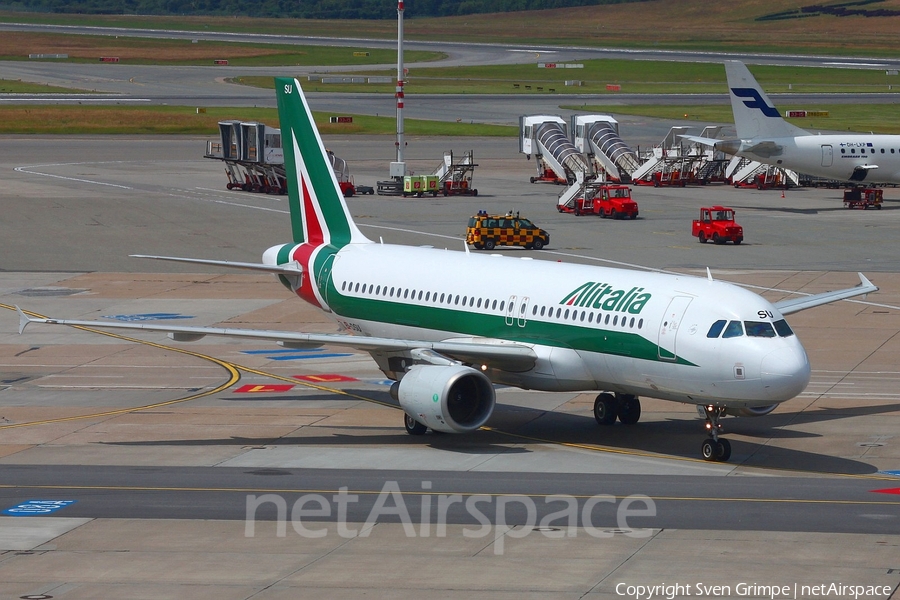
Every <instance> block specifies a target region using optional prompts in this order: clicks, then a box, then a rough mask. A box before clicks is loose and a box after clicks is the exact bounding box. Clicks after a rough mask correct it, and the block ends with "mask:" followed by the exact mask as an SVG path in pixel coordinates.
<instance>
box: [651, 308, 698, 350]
mask: <svg viewBox="0 0 900 600" xmlns="http://www.w3.org/2000/svg"><path fill="white" fill-rule="evenodd" d="M690 303H691V298H690V297H689V296H675V297H674V298H672V301H671V302H669V307H668V308H667V309H666V312H665V314H663V318H662V321H661V322H660V324H659V350H658V351H659V358H660V360H668V361H673V362H674V361H675V360H676V358H677V356H678V354H677V348H676V341H677V338H678V329H679V328H680V325H681V319H682V317H684V312H685V311H686V310H687V307H688V304H690Z"/></svg>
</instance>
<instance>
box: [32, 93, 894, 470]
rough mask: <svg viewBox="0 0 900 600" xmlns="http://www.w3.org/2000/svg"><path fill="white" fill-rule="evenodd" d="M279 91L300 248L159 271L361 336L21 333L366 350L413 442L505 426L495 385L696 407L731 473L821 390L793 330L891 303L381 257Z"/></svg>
mask: <svg viewBox="0 0 900 600" xmlns="http://www.w3.org/2000/svg"><path fill="white" fill-rule="evenodd" d="M275 84H276V85H275V88H276V94H277V97H278V111H279V115H280V121H281V133H282V139H283V140H284V155H285V163H286V167H287V176H288V181H289V185H288V190H289V200H290V208H291V224H292V232H293V238H294V239H293V242H291V243H288V244H282V245H278V246H274V247H272V248H269V249H268V250H267V251H266V252H265V253H264V254H263V259H262V263H261V264H256V263H233V262H225V261H216V260H203V259H191V258H173V257H147V258H157V259H163V260H176V261H183V262H190V263H196V264H205V265H218V266H229V267H238V268H244V269H253V270H257V271H266V272H271V273H274V274H276V275H277V276H278V278H279V279H280V280H281V282H282V283H283V284H284V285H285V286H287V287H288V288H289V289H291V290H292V291H293V292H294V293H296V294H297V295H298V296H299V297H300V298H302V299H303V300H305V301H307V302H309V303H311V304H313V305H315V306H317V307H318V308H320V309H321V310H323V311H325V312H326V313H327V314H328V315H329V316H330V317H331V318H333V319H334V320H335V321H336V322H337V323H338V324H339V325H340V327H341V328H342V330H344V331H348V332H351V333H349V334H346V333H340V334H307V333H300V332H294V331H261V330H242V329H224V328H215V327H178V326H164V325H150V324H128V323H106V322H96V321H75V320H64V319H35V318H30V317H28V316H27V315H25V314H24V313H23V312H22V311H21V310H20V311H19V315H20V331H21V330H22V329H24V328H25V326H26V325H28V324H29V323H31V322H40V323H51V324H62V325H89V326H93V327H104V328H124V329H140V330H144V331H162V332H168V334H169V337H171V338H172V339H174V340H176V341H192V340H197V339H200V338H202V337H203V336H205V335H223V336H234V337H244V338H253V339H266V340H272V341H277V342H280V343H281V344H283V345H285V346H289V347H290V346H294V347H297V346H303V347H309V346H314V345H323V344H331V345H343V346H349V347H354V348H357V349H361V350H364V351H367V352H368V353H369V354H371V356H372V358H373V359H374V360H375V362H376V363H377V364H378V367H379V368H380V369H381V370H382V371H383V372H384V373H385V374H386V375H387V377H389V378H390V379H392V380H394V381H395V383H394V385H393V386H392V388H391V393H392V395H393V396H394V397H395V399H397V400H398V401H399V403H400V405H401V407H402V408H403V410H404V411H405V419H404V422H405V425H406V430H407V431H408V432H409V433H410V434H412V435H420V434H423V433H425V432H426V431H427V429H428V428H431V429H433V430H434V431H440V432H449V433H466V432H472V431H474V430H477V429H478V428H479V427H481V426H482V425H483V424H484V423H485V422H487V420H488V419H489V418H490V417H491V413H492V412H493V410H494V404H495V398H496V397H495V392H494V387H493V386H494V384H504V385H511V386H517V387H520V388H524V389H530V390H546V391H584V390H597V391H599V392H601V393H600V394H599V395H598V396H597V399H596V401H595V402H594V416H595V418H596V419H597V421H598V422H599V423H600V424H602V425H611V424H612V423H614V422H615V421H616V420H617V419H618V420H619V421H620V422H621V423H623V424H626V425H630V424H633V423H636V422H637V421H638V419H639V417H640V414H641V404H640V400H639V397H640V396H649V397H653V398H661V399H663V400H671V401H673V402H681V403H688V404H694V405H697V406H699V407H702V409H703V410H704V411H705V413H706V416H707V422H706V428H707V432H708V435H709V437H708V439H706V440H705V441H703V444H702V446H701V453H702V455H703V457H704V458H705V459H707V460H713V461H722V460H727V459H728V458H729V456H730V455H731V445H730V444H729V443H728V440H726V439H724V438H722V437H720V436H721V434H722V427H721V423H720V419H721V418H722V417H723V416H724V415H726V414H729V415H743V416H757V415H764V414H767V413H769V412H771V411H772V410H773V409H774V408H775V407H776V406H777V405H778V404H779V403H781V402H784V401H786V400H789V399H791V398H793V397H794V396H796V395H797V394H799V393H800V392H801V391H803V389H804V388H805V387H806V385H807V383H808V382H809V377H810V366H809V360H808V358H807V355H806V351H805V350H804V349H803V346H802V345H801V343H800V340H798V339H797V336H796V335H794V332H793V331H792V330H791V328H790V326H788V324H787V322H786V321H785V319H784V315H786V314H790V313H792V312H796V311H799V310H803V309H807V308H811V307H813V306H818V305H821V304H825V303H828V302H834V301H836V300H840V299H844V298H850V297H853V296H857V295H860V294H865V293H868V292H872V291H875V290H877V289H878V288H877V287H875V286H874V285H872V284H871V283H870V282H869V281H868V280H867V279H866V278H865V277H864V276H863V275H862V274H860V284H859V285H858V286H856V287H854V288H850V289H845V290H839V291H835V292H827V293H823V294H817V295H813V296H806V297H802V298H796V299H789V300H783V301H780V302H777V303H775V304H774V305H773V304H772V303H770V302H769V301H767V300H765V299H763V298H762V297H760V296H759V295H757V294H754V293H752V292H750V291H748V290H746V289H743V288H741V287H738V286H735V285H732V284H729V283H725V282H721V281H714V280H713V279H712V277H706V278H698V277H689V276H681V275H667V274H659V273H644V272H638V271H633V270H626V269H612V268H603V267H595V266H586V265H577V264H563V263H559V262H550V261H541V260H522V259H517V258H510V257H496V256H487V255H483V254H476V253H469V252H462V251H459V252H455V251H449V250H439V249H433V248H421V247H409V246H397V245H390V244H383V243H374V242H372V241H371V240H369V239H367V238H366V237H365V236H364V235H363V234H362V233H361V232H360V230H359V229H358V228H357V227H356V225H355V223H354V222H353V219H352V218H351V216H350V212H349V210H348V209H347V205H346V204H345V202H344V198H343V195H342V194H341V191H340V188H339V187H338V184H337V182H336V180H335V177H334V173H333V172H332V170H331V166H330V164H329V162H328V158H327V155H326V152H325V147H324V145H323V144H322V139H321V138H320V136H319V132H318V130H317V129H316V127H315V123H314V122H313V118H312V113H311V112H310V109H309V106H308V104H307V102H306V98H305V97H304V95H303V93H302V91H301V89H300V85H299V83H298V82H297V81H296V80H294V79H288V78H277V79H276V80H275ZM497 261H503V268H498V266H497ZM487 272H490V273H492V275H491V277H490V278H485V277H480V276H479V275H478V274H479V273H487Z"/></svg>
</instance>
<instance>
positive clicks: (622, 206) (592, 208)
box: [557, 182, 638, 219]
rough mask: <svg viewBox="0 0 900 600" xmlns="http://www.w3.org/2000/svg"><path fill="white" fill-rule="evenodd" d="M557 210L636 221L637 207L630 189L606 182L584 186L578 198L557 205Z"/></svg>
mask: <svg viewBox="0 0 900 600" xmlns="http://www.w3.org/2000/svg"><path fill="white" fill-rule="evenodd" d="M557 209H559V212H570V213H574V214H575V215H600V216H601V217H603V218H612V219H636V218H637V216H638V205H637V202H635V201H634V200H632V198H631V188H630V187H628V186H627V185H620V184H612V183H607V182H601V183H588V184H585V186H584V193H583V195H582V196H581V197H580V198H575V199H574V200H573V201H572V202H570V203H569V204H566V205H564V206H563V205H557Z"/></svg>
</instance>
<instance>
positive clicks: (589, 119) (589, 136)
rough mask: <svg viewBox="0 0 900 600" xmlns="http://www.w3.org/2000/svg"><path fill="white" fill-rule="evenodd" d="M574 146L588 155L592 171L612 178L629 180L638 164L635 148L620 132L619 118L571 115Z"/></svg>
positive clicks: (613, 179) (638, 166)
mask: <svg viewBox="0 0 900 600" xmlns="http://www.w3.org/2000/svg"><path fill="white" fill-rule="evenodd" d="M572 131H573V132H574V134H575V147H576V148H577V149H578V151H579V152H583V153H584V154H585V155H587V157H588V160H590V161H591V166H592V169H593V170H594V171H595V172H598V173H600V172H603V173H605V174H606V178H607V179H608V180H611V181H620V182H624V183H627V182H630V181H631V176H632V174H633V173H634V172H635V171H637V170H638V169H639V168H640V166H641V159H640V158H639V157H638V155H637V152H635V151H634V150H632V149H631V148H630V147H628V144H626V143H625V141H624V140H623V139H622V138H621V137H620V136H619V122H618V121H616V120H615V119H614V118H613V117H611V116H610V115H573V116H572Z"/></svg>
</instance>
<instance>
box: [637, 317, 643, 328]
mask: <svg viewBox="0 0 900 600" xmlns="http://www.w3.org/2000/svg"><path fill="white" fill-rule="evenodd" d="M643 328H644V320H643V319H641V320H640V321H638V329H643Z"/></svg>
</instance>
